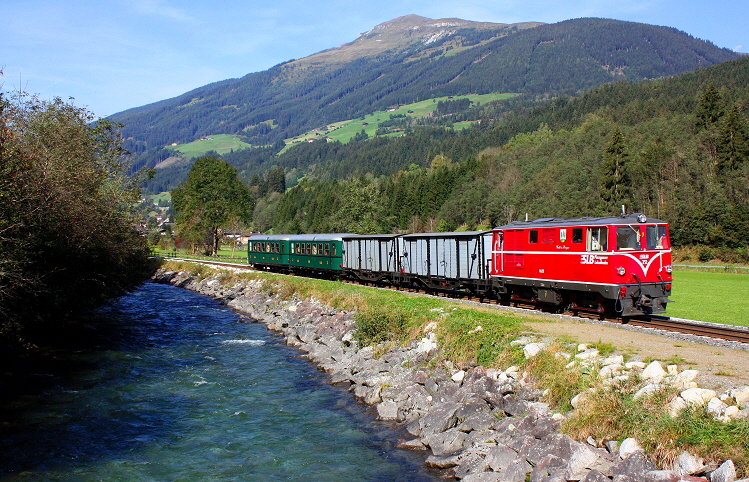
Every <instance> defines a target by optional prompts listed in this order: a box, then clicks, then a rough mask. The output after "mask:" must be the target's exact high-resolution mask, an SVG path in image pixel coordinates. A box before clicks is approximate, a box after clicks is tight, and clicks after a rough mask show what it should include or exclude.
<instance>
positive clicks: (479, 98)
mask: <svg viewBox="0 0 749 482" xmlns="http://www.w3.org/2000/svg"><path fill="white" fill-rule="evenodd" d="M516 95H517V94H476V95H461V96H455V97H437V98H434V99H429V100H424V101H421V102H416V103H413V104H407V105H403V106H400V107H398V108H397V109H394V110H391V111H377V112H374V113H372V114H367V115H365V116H364V117H359V118H357V119H350V120H346V121H341V122H334V123H332V124H329V125H328V127H332V128H331V129H327V130H326V129H314V130H311V131H309V132H306V133H304V134H302V135H300V136H297V137H293V138H291V139H287V140H286V143H287V145H291V144H294V143H298V142H306V141H307V139H312V138H315V139H322V138H324V137H325V136H328V137H330V138H331V139H332V140H333V141H339V142H341V143H343V144H346V143H348V142H349V141H350V140H351V138H352V137H354V136H355V135H356V134H358V133H360V132H361V131H362V129H363V130H364V132H366V133H367V135H368V136H369V137H370V138H371V137H374V136H375V132H376V131H377V125H378V124H379V123H380V122H385V121H387V120H390V116H391V115H407V116H409V117H413V118H418V117H424V116H425V115H428V114H431V113H432V112H434V110H435V109H436V108H437V103H438V102H440V101H446V100H459V99H464V98H466V97H467V98H469V99H471V100H472V101H473V103H474V105H475V104H477V103H479V102H481V103H486V102H491V101H493V100H502V99H509V98H511V97H514V96H516ZM470 124H471V123H470V122H462V123H460V126H458V125H456V126H455V127H454V128H463V127H469V126H470ZM401 134H402V133H401V132H393V133H391V134H388V135H390V136H398V135H401Z"/></svg>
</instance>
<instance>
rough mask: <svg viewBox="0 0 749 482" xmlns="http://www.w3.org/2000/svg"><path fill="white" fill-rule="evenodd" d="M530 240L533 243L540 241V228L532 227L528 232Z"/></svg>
mask: <svg viewBox="0 0 749 482" xmlns="http://www.w3.org/2000/svg"><path fill="white" fill-rule="evenodd" d="M528 242H529V243H532V244H535V243H538V229H531V230H530V231H529V232H528Z"/></svg>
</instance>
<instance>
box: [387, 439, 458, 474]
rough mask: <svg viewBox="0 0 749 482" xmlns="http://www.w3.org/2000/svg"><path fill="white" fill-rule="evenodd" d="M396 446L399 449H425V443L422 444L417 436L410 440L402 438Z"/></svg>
mask: <svg viewBox="0 0 749 482" xmlns="http://www.w3.org/2000/svg"><path fill="white" fill-rule="evenodd" d="M396 447H397V448H399V449H404V450H413V451H423V450H426V449H427V447H426V445H424V444H423V443H422V442H421V439H418V438H415V439H412V440H404V441H402V442H399V443H398V444H397V445H396ZM441 468H446V467H441Z"/></svg>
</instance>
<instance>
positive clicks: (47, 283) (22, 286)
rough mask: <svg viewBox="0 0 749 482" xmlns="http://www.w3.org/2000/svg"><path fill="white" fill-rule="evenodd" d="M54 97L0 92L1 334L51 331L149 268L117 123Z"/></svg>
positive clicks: (13, 336)
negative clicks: (39, 97)
mask: <svg viewBox="0 0 749 482" xmlns="http://www.w3.org/2000/svg"><path fill="white" fill-rule="evenodd" d="M93 121H94V119H93V118H92V116H91V114H90V113H89V112H88V111H87V110H86V109H84V108H80V107H76V106H75V105H73V104H72V103H67V102H64V101H62V100H61V99H59V98H58V99H54V100H52V101H41V100H39V99H37V98H35V97H30V96H27V95H25V94H23V93H19V94H17V95H15V96H13V97H11V98H7V97H5V96H2V95H0V341H13V342H14V343H17V342H18V341H19V339H20V340H22V341H24V340H25V341H26V342H29V341H32V342H33V341H34V340H36V339H38V338H39V337H40V336H42V335H46V337H47V338H54V336H55V335H54V334H53V333H57V332H58V331H57V330H62V329H63V328H64V327H65V325H66V324H67V323H69V322H70V320H71V318H70V317H69V315H71V314H73V313H79V312H81V311H82V310H84V309H85V308H88V307H91V306H95V305H97V304H99V303H101V302H103V301H104V300H106V299H108V298H110V297H113V296H117V295H120V294H122V293H124V292H125V291H126V290H127V289H129V288H131V287H134V286H136V285H137V284H139V283H140V282H142V281H143V280H144V279H146V278H147V277H148V276H149V274H150V273H151V272H152V263H151V262H150V261H149V259H148V256H149V251H148V248H147V244H146V242H145V239H144V238H142V237H141V236H139V235H138V234H137V232H136V230H135V227H136V221H137V220H136V218H135V217H134V211H133V208H134V206H136V205H137V201H138V200H139V196H138V194H139V192H138V189H137V180H136V179H134V178H132V177H129V176H125V174H124V169H123V166H122V159H123V157H122V156H123V151H122V149H121V148H120V139H119V136H118V133H117V127H116V126H115V125H113V124H111V123H109V122H106V121H101V120H100V121H99V122H97V123H95V124H92V122H93Z"/></svg>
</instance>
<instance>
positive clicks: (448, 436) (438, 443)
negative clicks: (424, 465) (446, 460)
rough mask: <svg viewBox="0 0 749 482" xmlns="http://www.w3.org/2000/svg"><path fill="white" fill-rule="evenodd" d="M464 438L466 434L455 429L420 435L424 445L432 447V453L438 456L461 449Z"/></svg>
mask: <svg viewBox="0 0 749 482" xmlns="http://www.w3.org/2000/svg"><path fill="white" fill-rule="evenodd" d="M465 440H466V434H465V433H463V432H461V431H460V430H457V429H450V430H448V431H446V432H440V433H434V434H431V435H428V436H426V437H423V436H422V437H421V441H422V442H423V443H424V445H427V446H428V447H429V448H430V449H432V453H433V454H434V455H436V456H438V457H440V456H443V455H448V454H454V453H457V452H458V451H460V450H461V449H463V444H464V442H465Z"/></svg>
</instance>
